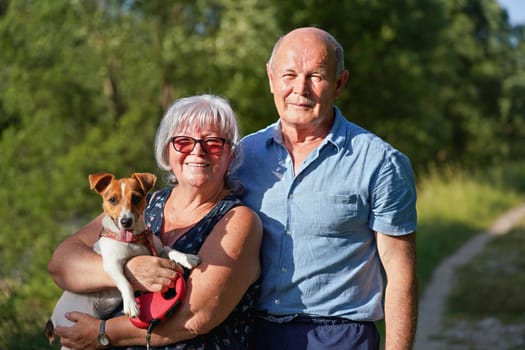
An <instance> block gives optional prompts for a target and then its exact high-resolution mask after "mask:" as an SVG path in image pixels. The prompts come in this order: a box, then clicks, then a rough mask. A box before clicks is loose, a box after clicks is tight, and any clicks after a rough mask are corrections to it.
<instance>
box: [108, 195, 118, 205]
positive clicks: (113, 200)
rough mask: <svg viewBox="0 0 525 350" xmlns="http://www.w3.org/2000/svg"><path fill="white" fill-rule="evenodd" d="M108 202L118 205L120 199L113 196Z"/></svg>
mask: <svg viewBox="0 0 525 350" xmlns="http://www.w3.org/2000/svg"><path fill="white" fill-rule="evenodd" d="M108 202H109V203H111V204H112V205H117V204H118V199H117V197H111V198H110V199H108Z"/></svg>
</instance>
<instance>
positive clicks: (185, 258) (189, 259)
mask: <svg viewBox="0 0 525 350" xmlns="http://www.w3.org/2000/svg"><path fill="white" fill-rule="evenodd" d="M168 258H169V259H170V260H173V261H175V262H176V263H177V264H179V265H181V266H183V267H185V268H187V269H190V270H191V269H193V268H194V267H196V266H197V265H199V264H200V263H201V258H199V257H198V256H197V255H194V254H184V253H181V252H179V251H176V250H171V251H169V252H168Z"/></svg>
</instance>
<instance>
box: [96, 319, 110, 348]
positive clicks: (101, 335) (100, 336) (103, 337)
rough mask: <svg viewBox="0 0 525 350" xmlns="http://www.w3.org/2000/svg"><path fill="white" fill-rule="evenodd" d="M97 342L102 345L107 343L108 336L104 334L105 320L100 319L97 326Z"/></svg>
mask: <svg viewBox="0 0 525 350" xmlns="http://www.w3.org/2000/svg"><path fill="white" fill-rule="evenodd" d="M98 343H99V344H100V345H102V346H108V345H109V338H108V336H107V335H106V320H102V321H101V322H100V326H99V327H98Z"/></svg>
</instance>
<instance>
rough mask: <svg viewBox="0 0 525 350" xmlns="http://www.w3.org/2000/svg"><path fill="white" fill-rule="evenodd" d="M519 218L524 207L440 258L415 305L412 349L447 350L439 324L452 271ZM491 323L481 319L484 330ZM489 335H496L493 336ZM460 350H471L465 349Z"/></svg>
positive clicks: (491, 326) (524, 212) (449, 289)
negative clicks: (415, 328)
mask: <svg viewBox="0 0 525 350" xmlns="http://www.w3.org/2000/svg"><path fill="white" fill-rule="evenodd" d="M523 218H525V205H521V206H519V207H517V208H514V209H512V210H510V211H509V212H507V213H505V214H504V215H502V216H501V217H500V218H498V219H497V220H496V221H495V222H494V224H493V225H492V226H491V227H490V228H489V229H488V230H487V231H485V232H481V233H479V234H478V235H476V236H474V237H473V238H471V239H470V240H469V241H467V242H466V243H465V244H464V245H463V246H462V247H461V248H460V249H458V250H457V251H456V252H455V253H454V254H452V255H451V256H449V257H447V258H446V259H444V260H443V262H442V263H441V264H440V265H439V266H438V267H437V268H436V269H435V270H434V273H433V275H432V279H431V281H430V283H429V284H428V286H427V288H426V289H425V291H424V293H423V296H422V299H421V300H420V304H419V316H418V330H417V334H416V341H415V345H414V349H415V350H449V349H450V346H448V345H447V344H444V343H443V340H442V337H441V336H442V331H443V324H442V322H443V319H444V316H445V315H444V309H445V303H446V300H447V296H448V295H449V293H450V291H451V289H452V286H453V285H454V273H455V271H456V270H457V269H458V268H459V267H461V266H463V265H465V264H466V263H468V262H469V261H470V260H471V259H472V258H473V257H474V256H476V255H477V254H478V253H480V252H481V251H482V250H483V248H484V247H485V245H486V244H487V242H489V241H490V240H491V239H492V238H494V237H495V236H497V235H502V234H506V233H507V232H509V231H510V230H511V229H512V228H513V226H515V225H516V223H518V222H519V221H520V220H521V219H523ZM494 322H495V320H485V323H491V324H488V325H487V326H488V328H489V330H488V331H490V332H494V331H495V329H496V328H497V326H498V325H497V324H495V323H494ZM496 322H497V320H496ZM479 327H483V323H481V324H480V325H479ZM493 335H494V336H496V337H497V336H498V335H497V334H493ZM507 336H508V334H507ZM485 345H488V344H485ZM458 349H459V348H458ZM464 349H472V348H470V347H465V348H464ZM475 349H481V347H479V348H478V347H476V348H475ZM483 349H485V347H483Z"/></svg>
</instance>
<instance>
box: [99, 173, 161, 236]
mask: <svg viewBox="0 0 525 350" xmlns="http://www.w3.org/2000/svg"><path fill="white" fill-rule="evenodd" d="M156 181H157V177H156V176H155V175H153V174H150V173H133V174H131V177H127V178H121V179H117V178H115V176H114V175H112V174H109V173H98V174H91V175H89V184H90V186H91V189H92V190H95V191H96V192H97V193H98V194H100V195H101V196H102V199H103V204H102V207H103V208H104V212H105V214H106V215H107V216H108V217H110V218H111V219H112V220H113V222H114V223H115V225H116V226H117V227H118V228H119V229H120V230H124V231H132V230H134V229H135V226H136V225H137V223H139V224H140V225H142V215H143V213H144V209H145V208H146V194H147V193H148V192H149V191H150V190H151V189H152V188H153V186H154V185H155V182H156Z"/></svg>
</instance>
